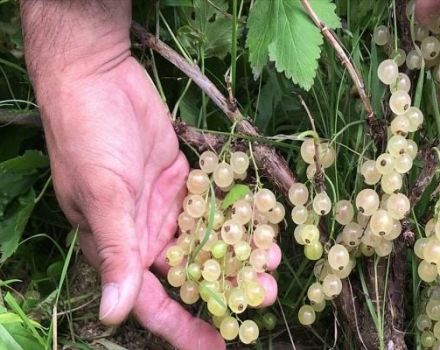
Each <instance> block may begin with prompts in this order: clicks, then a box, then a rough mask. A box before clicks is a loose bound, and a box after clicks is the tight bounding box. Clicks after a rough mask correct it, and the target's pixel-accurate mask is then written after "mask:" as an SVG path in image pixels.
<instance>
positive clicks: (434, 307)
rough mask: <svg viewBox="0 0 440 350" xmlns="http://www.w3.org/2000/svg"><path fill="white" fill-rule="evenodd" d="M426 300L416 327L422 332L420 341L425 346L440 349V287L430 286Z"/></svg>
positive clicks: (435, 349) (433, 349) (434, 349)
mask: <svg viewBox="0 0 440 350" xmlns="http://www.w3.org/2000/svg"><path fill="white" fill-rule="evenodd" d="M426 300H427V301H426V302H424V303H423V304H422V312H421V313H420V314H419V316H418V317H417V320H416V327H417V330H418V331H420V332H421V336H420V341H421V343H422V346H423V347H424V348H429V349H432V350H440V287H439V286H432V287H430V288H429V289H428V291H427V299H426Z"/></svg>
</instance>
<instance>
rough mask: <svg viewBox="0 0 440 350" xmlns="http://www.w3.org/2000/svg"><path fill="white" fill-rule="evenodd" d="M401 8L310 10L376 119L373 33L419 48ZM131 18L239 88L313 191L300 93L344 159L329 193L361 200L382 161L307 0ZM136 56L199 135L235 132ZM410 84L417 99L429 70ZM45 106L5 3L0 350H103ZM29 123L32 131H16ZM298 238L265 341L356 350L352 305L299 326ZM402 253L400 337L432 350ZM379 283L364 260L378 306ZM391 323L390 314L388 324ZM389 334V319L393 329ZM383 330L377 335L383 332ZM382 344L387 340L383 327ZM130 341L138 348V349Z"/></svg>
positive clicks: (407, 256) (169, 70) (364, 316)
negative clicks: (41, 124)
mask: <svg viewBox="0 0 440 350" xmlns="http://www.w3.org/2000/svg"><path fill="white" fill-rule="evenodd" d="M396 2H397V4H395V2H394V0H393V1H391V0H388V1H373V0H366V1H350V0H336V1H335V3H332V2H331V1H330V0H313V1H310V3H311V4H312V6H313V8H314V9H315V11H316V12H317V13H318V15H319V16H320V17H321V19H322V20H323V21H324V22H325V23H326V24H327V25H328V26H329V27H332V28H334V29H335V30H336V33H337V35H338V38H339V40H340V42H341V44H342V45H343V47H344V48H345V49H346V51H347V52H348V53H349V54H350V57H351V59H352V61H353V62H354V64H355V65H356V67H357V68H358V69H359V71H360V73H361V75H362V77H363V78H364V81H365V84H366V90H367V91H368V92H369V95H370V97H371V102H372V105H373V108H374V111H375V113H376V116H377V118H386V117H388V116H389V110H388V106H387V105H386V104H385V103H384V102H383V101H386V100H387V99H386V98H385V97H386V96H388V91H386V89H385V87H384V85H383V84H381V83H380V82H379V80H378V78H377V75H376V71H377V66H378V64H379V63H380V61H382V60H383V59H385V58H387V57H388V54H387V52H386V51H387V50H386V49H383V48H378V47H377V46H375V45H374V43H372V41H371V36H372V31H373V29H374V27H375V26H376V25H378V24H385V25H387V26H388V27H389V28H390V29H391V31H392V32H393V33H394V36H395V37H396V38H397V37H400V39H399V40H400V42H399V44H405V42H408V38H406V39H405V38H402V34H405V33H403V31H402V28H401V26H400V24H396V25H395V24H394V18H393V12H394V10H395V8H396V6H397V8H398V11H397V12H398V13H402V11H403V10H402V9H404V6H405V1H404V0H396ZM251 3H252V4H253V5H254V6H253V7H251ZM335 5H336V6H335ZM402 6H403V7H402ZM133 13H134V16H135V20H136V21H138V22H139V23H141V24H143V25H144V26H145V27H146V28H148V29H149V30H150V31H151V32H152V33H155V34H157V35H158V36H159V37H160V38H161V39H162V40H163V41H165V42H167V43H168V44H169V45H170V46H172V47H173V48H174V49H175V50H176V51H178V52H179V53H180V54H181V55H183V56H184V57H187V58H190V59H191V60H193V61H195V62H196V63H197V65H198V66H199V67H200V68H201V70H202V72H204V74H205V75H206V76H207V77H208V78H209V79H210V80H211V81H212V82H214V83H215V84H216V85H217V86H218V87H219V88H220V90H221V91H222V92H223V93H224V94H225V95H227V94H228V91H229V92H230V93H231V94H232V95H233V96H234V97H235V99H236V101H237V104H238V107H239V109H240V110H241V111H242V113H243V115H246V116H248V117H249V118H250V119H251V120H252V121H253V122H254V123H255V125H256V126H257V127H258V129H259V131H260V132H261V134H262V135H264V136H265V139H266V142H267V143H269V144H270V145H273V147H275V148H276V149H277V150H278V151H279V152H281V153H282V155H283V156H284V157H285V158H286V159H287V161H288V162H289V165H290V167H291V169H292V170H293V171H294V172H295V173H296V174H297V176H298V178H299V179H300V180H302V181H303V182H305V181H307V178H306V174H305V170H306V164H305V163H304V162H303V161H302V160H301V159H300V157H299V147H300V142H298V137H297V136H298V134H299V133H301V132H303V131H306V130H310V129H311V125H310V122H309V119H308V118H307V115H306V114H305V112H304V109H303V107H302V105H301V103H300V100H299V98H298V95H301V96H302V97H303V98H304V100H305V102H306V103H307V105H308V106H309V108H310V110H311V114H312V115H313V116H314V118H315V123H316V128H317V131H318V133H319V135H320V136H321V137H322V138H323V139H327V140H330V142H332V143H333V144H334V145H335V147H336V149H337V152H338V153H337V161H336V166H334V167H332V168H330V169H329V170H328V171H327V173H326V175H327V177H328V179H327V187H328V188H329V193H330V195H331V197H332V198H333V200H335V201H336V200H337V199H354V195H355V194H356V193H357V192H358V191H359V189H360V188H361V186H362V181H361V178H360V176H359V174H358V166H359V161H360V159H362V156H363V155H364V154H366V155H371V156H372V155H374V154H375V152H376V149H375V147H374V143H373V141H372V138H371V136H370V135H369V134H368V133H367V132H366V127H365V122H364V119H365V117H366V115H365V112H364V111H363V107H362V104H361V101H360V99H359V96H358V95H357V93H356V91H355V89H354V88H353V83H352V81H351V80H350V77H349V76H348V74H347V72H346V70H345V68H344V66H342V65H341V63H340V62H339V60H338V59H337V57H336V54H335V52H334V49H333V47H331V46H330V45H328V44H327V43H326V42H324V40H323V37H322V35H321V34H320V31H319V29H318V28H316V27H315V26H314V25H313V23H312V22H311V21H310V20H309V19H308V17H307V15H306V14H305V13H304V12H303V10H302V8H301V3H300V1H299V0H278V1H265V0H257V1H250V0H230V1H227V0H161V1H158V2H153V1H141V0H136V1H134V11H133ZM398 17H399V16H398ZM406 25H408V24H406ZM396 29H397V33H396V31H395V30H396ZM406 35H407V33H406ZM405 40H406V41H405ZM133 52H134V54H135V55H136V56H137V57H138V59H139V60H140V62H141V63H142V64H143V65H144V66H145V67H146V69H147V70H148V71H149V73H150V74H151V75H152V76H153V77H154V79H155V82H156V85H157V86H158V89H159V91H160V92H161V95H162V97H163V98H164V100H165V101H166V102H167V104H168V105H169V107H170V110H171V111H172V112H173V115H177V116H178V117H180V118H181V119H182V120H183V121H184V122H186V123H188V124H190V125H192V126H194V127H196V128H198V129H202V130H211V131H213V132H215V133H217V134H224V133H229V132H230V127H231V124H230V122H229V120H228V119H227V118H226V117H225V116H224V114H223V113H222V112H221V111H220V110H219V109H218V108H217V107H216V106H215V105H214V104H213V103H212V102H211V101H210V100H209V98H208V97H207V96H206V95H205V94H204V93H203V92H202V91H201V90H200V89H199V88H198V87H197V86H195V85H194V83H193V82H192V81H191V80H189V79H188V78H187V77H186V76H184V75H183V74H182V73H181V72H180V71H178V70H177V69H176V68H175V67H173V66H172V65H170V64H169V63H168V62H166V61H165V60H163V59H162V58H160V57H159V56H157V55H156V54H154V53H153V52H152V51H150V50H145V49H143V48H141V47H139V46H138V45H134V47H133ZM423 74H424V73H422V74H421V75H423ZM411 77H412V78H413V96H414V94H415V86H416V82H417V79H418V73H416V74H414V73H413V74H412V75H411ZM436 88H437V87H436V86H435V83H434V82H433V81H432V79H431V80H430V76H429V75H428V76H427V77H426V79H425V80H424V82H423V85H420V87H419V88H418V89H419V90H418V96H419V97H420V99H421V100H420V101H421V106H422V108H421V109H422V110H423V111H424V113H425V126H424V129H423V130H422V131H421V132H420V133H419V136H417V141H419V144H420V147H423V145H430V144H431V143H432V141H433V140H434V139H436V138H437V137H438V133H439V131H440V120H439V119H438V113H436V108H438V107H437V94H436ZM36 109H37V106H36V105H35V100H34V96H33V93H32V88H31V85H30V82H29V80H28V77H27V74H26V69H25V64H24V60H23V57H22V44H21V33H20V22H19V15H18V4H17V2H16V1H13V0H9V1H8V0H2V1H0V122H2V125H1V127H0V252H1V258H0V293H1V294H0V349H3V348H5V349H14V350H15V349H44V348H46V347H47V346H52V342H53V341H56V342H57V343H58V344H60V346H62V345H65V346H68V345H69V344H70V346H72V347H73V348H78V349H89V348H95V347H96V346H98V345H96V340H97V339H98V338H102V337H104V338H106V337H107V333H105V332H104V333H103V332H101V333H99V337H94V336H91V337H87V336H84V335H83V332H81V331H80V330H79V329H80V328H81V327H87V325H88V324H89V323H90V322H96V312H95V310H96V309H94V308H96V305H97V301H98V299H97V296H98V294H97V293H96V291H93V290H89V291H87V290H86V291H84V290H83V291H81V292H80V293H79V295H78V294H75V295H74V296H73V295H71V294H72V291H73V290H74V289H75V288H76V287H77V286H75V285H72V283H71V280H72V279H73V278H74V277H72V273H69V269H68V267H69V266H74V265H75V264H76V263H77V261H78V259H79V255H80V253H79V251H78V249H77V244H76V233H75V232H74V231H72V229H71V227H70V226H69V224H68V223H67V222H66V220H65V218H64V217H63V214H62V212H61V211H60V209H59V207H58V205H57V202H56V198H55V196H54V193H53V189H52V185H51V180H50V169H49V166H48V159H47V156H46V151H45V145H44V138H43V135H42V132H41V129H40V128H38V127H34V126H30V124H33V125H38V119H37V118H34V117H35V116H37V115H38V113H34V112H33V111H36ZM17 116H20V117H19V118H18V117H17ZM22 116H25V118H24V119H22ZM20 123H21V124H26V125H24V126H23V125H17V124H20ZM183 147H184V149H185V151H186V152H187V155H188V158H189V159H190V161H194V159H196V158H195V155H194V154H193V153H192V151H191V150H190V149H189V148H187V147H185V145H183ZM422 161H423V159H418V160H417V161H416V163H415V169H414V170H413V171H412V173H411V175H410V177H409V181H408V183H407V184H405V186H406V190H408V189H409V188H410V185H411V184H412V183H414V181H415V179H416V177H417V175H418V173H419V172H420V169H421V168H422V166H423V162H422ZM436 180H437V176H436ZM436 182H437V181H433V184H432V185H431V186H430V187H428V188H427V190H426V191H425V194H424V195H423V196H422V199H421V200H420V201H419V203H418V205H417V207H416V208H415V209H414V215H413V219H414V224H415V227H416V228H417V230H416V235H417V234H419V235H420V234H421V231H420V230H419V228H420V227H419V226H418V225H419V222H418V221H419V220H422V221H423V220H424V219H425V218H426V217H427V216H428V215H429V213H430V212H432V210H431V209H430V208H431V206H432V201H431V198H430V193H432V191H433V190H434V186H435V183H436ZM268 186H270V184H269V185H268ZM324 224H325V225H326V226H327V227H328V228H329V230H335V231H331V232H330V233H331V236H333V235H335V232H338V230H339V227H337V226H336V227H335V226H334V225H332V222H331V220H330V219H328V220H327V221H326V222H325V223H324ZM293 229H294V225H293V224H292V223H291V222H290V219H289V221H288V223H287V225H286V227H285V229H284V230H283V232H282V234H281V235H280V237H279V239H280V242H281V244H280V245H281V247H282V249H283V254H284V255H283V260H282V264H281V265H280V268H279V269H278V271H277V278H278V283H279V301H278V302H277V303H276V304H275V305H274V306H273V307H272V311H273V312H274V313H275V314H276V315H277V319H278V323H277V326H276V328H275V329H274V330H273V331H270V332H269V331H266V332H263V333H262V336H261V338H260V340H259V341H258V343H257V344H256V345H255V346H256V347H257V348H260V349H271V348H273V349H281V348H282V346H285V347H286V348H288V347H289V346H291V345H289V344H293V343H294V344H295V345H296V346H297V348H301V349H328V348H348V349H356V348H359V344H358V342H357V341H356V340H355V338H356V336H353V335H356V329H353V327H351V326H350V324H349V323H347V321H346V320H345V319H344V316H343V315H341V314H340V311H341V308H332V307H327V309H326V310H325V312H323V313H321V314H320V316H319V318H318V320H317V322H316V323H315V324H314V325H313V327H308V328H304V327H301V326H299V324H298V321H297V312H298V309H299V307H300V306H301V305H302V303H303V300H304V297H305V293H306V291H307V288H308V286H309V285H310V283H311V282H312V281H313V280H314V276H313V272H312V267H313V264H312V263H310V262H309V261H307V260H305V259H304V255H303V250H302V247H300V246H298V245H297V244H295V243H294V241H293ZM399 254H401V255H402V256H403V262H404V265H405V266H406V267H407V268H408V274H407V275H405V277H406V278H407V280H406V282H405V283H404V287H405V299H404V303H403V304H402V305H403V306H404V311H406V312H402V314H401V315H402V317H404V319H403V320H400V321H401V323H400V324H401V325H402V326H403V328H402V329H400V331H402V332H404V334H405V339H406V342H407V344H408V346H409V347H414V348H421V345H420V344H419V339H418V336H417V335H416V332H415V330H414V319H415V317H416V316H417V313H418V312H419V309H418V308H419V300H420V298H421V295H422V293H423V290H424V285H423V284H421V283H420V282H419V280H418V277H417V272H416V270H417V265H416V260H415V258H414V256H413V253H412V251H410V250H408V251H406V250H402V251H401V252H400V253H399ZM372 263H373V264H375V265H374V266H378V265H377V264H379V262H378V261H372ZM390 264H391V258H389V259H384V263H382V265H380V266H385V269H384V271H385V272H384V277H385V279H384V280H381V282H384V281H387V280H388V276H389V274H390V273H392V271H391V270H390ZM70 271H72V270H70ZM73 271H75V269H73ZM371 276H373V277H372V278H373V281H374V279H375V278H376V279H377V278H378V276H379V275H378V274H377V270H376V275H374V273H373V275H372V272H371V271H370V270H369V269H368V265H367V263H359V264H358V266H357V268H356V276H355V277H353V283H356V285H357V286H359V290H356V291H355V294H356V295H357V298H359V300H360V303H362V304H364V305H368V306H369V305H370V304H372V299H374V298H372V296H371V295H369V293H368V286H367V285H364V284H362V283H359V281H361V282H362V281H365V280H367V282H368V279H369V278H371ZM380 278H381V279H382V277H380ZM367 284H368V283H367ZM90 300H91V301H92V302H90ZM385 302H387V300H386V298H385ZM368 310H370V309H368V308H367V312H366V313H364V312H363V311H362V310H358V311H359V323H362V322H368V321H371V320H373V321H374V320H375V321H377V318H378V317H379V318H380V317H381V315H377V314H375V313H374V312H369V311H368ZM196 311H198V312H200V313H201V315H202V316H203V314H204V313H206V310H196ZM370 311H371V310H370ZM255 317H257V318H258V315H256V316H255ZM385 318H386V317H385V312H384V314H383V315H382V320H384V319H385ZM84 325H85V326H84ZM376 325H377V323H376ZM360 327H361V328H362V325H361V326H360ZM383 327H384V324H383V323H382V330H383V329H384V328H383ZM54 328H55V329H57V337H56V338H54V337H53V335H54ZM363 331H364V330H363ZM372 333H373V334H377V333H378V332H377V329H373V331H372ZM379 333H380V332H379ZM385 333H386V332H385ZM382 336H385V337H386V336H387V335H386V334H385V335H384V334H383V332H382ZM116 343H117V340H114V338H112V339H111V342H110V341H109V342H107V343H106V342H104V345H103V344H102V342H101V345H100V346H105V347H107V348H108V349H118V348H117V347H115V346H116V345H115V344H116ZM120 344H121V343H120ZM2 346H3V348H2ZM121 346H124V347H126V348H129V349H130V348H133V349H135V348H136V347H133V346H135V345H133V344H131V345H130V342H125V343H123V344H122V345H121ZM157 346H159V345H157Z"/></svg>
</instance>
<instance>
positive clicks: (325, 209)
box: [313, 192, 332, 215]
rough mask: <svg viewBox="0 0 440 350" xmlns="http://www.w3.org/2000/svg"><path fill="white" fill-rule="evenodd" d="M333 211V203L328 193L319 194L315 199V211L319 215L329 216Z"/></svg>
mask: <svg viewBox="0 0 440 350" xmlns="http://www.w3.org/2000/svg"><path fill="white" fill-rule="evenodd" d="M331 209H332V201H331V199H330V197H329V196H328V194H327V193H326V192H321V193H318V194H317V195H316V196H315V198H313V210H314V211H315V213H316V214H318V215H327V214H328V213H329V212H330V210H331Z"/></svg>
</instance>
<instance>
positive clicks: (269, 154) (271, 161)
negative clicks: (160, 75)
mask: <svg viewBox="0 0 440 350" xmlns="http://www.w3.org/2000/svg"><path fill="white" fill-rule="evenodd" d="M132 33H133V35H134V36H135V38H136V39H137V40H138V41H139V42H140V44H141V45H143V46H145V47H147V48H150V49H152V50H154V51H156V52H157V53H158V54H159V55H161V56H162V57H163V58H165V59H166V60H167V61H169V62H171V63H172V64H173V65H175V66H176V67H177V68H178V69H179V70H181V71H182V72H183V73H185V74H186V75H187V76H188V77H189V78H191V80H192V81H193V82H194V83H196V85H198V86H199V88H200V89H201V90H202V91H204V92H205V93H206V94H207V95H208V96H209V97H210V99H211V100H212V101H213V102H214V104H215V105H216V106H217V107H218V108H220V110H221V111H223V113H225V114H226V116H227V117H228V118H229V119H230V120H231V121H232V122H233V123H236V130H237V131H238V132H239V133H241V134H244V135H248V136H253V137H256V138H258V137H259V136H260V135H259V133H258V130H257V128H256V127H255V126H254V125H252V123H251V122H250V121H249V120H247V119H246V118H245V117H244V116H243V115H242V114H241V113H240V111H239V109H238V108H237V106H236V105H235V104H234V103H233V102H231V101H229V100H228V99H227V98H226V97H225V96H224V95H223V94H222V93H221V92H220V90H219V89H218V88H217V87H216V86H215V85H214V84H213V83H212V82H211V81H210V80H209V79H208V78H207V77H206V76H205V75H204V74H203V73H202V71H201V70H200V68H199V67H198V66H197V65H196V64H194V63H192V62H188V61H187V60H185V58H183V57H182V56H180V55H179V54H178V53H177V52H176V51H174V50H173V49H172V48H171V47H169V46H168V45H166V44H165V43H164V42H162V41H161V40H159V39H158V38H156V37H155V36H154V35H152V34H150V33H148V32H147V31H146V30H145V29H144V28H143V27H142V26H141V25H139V24H137V23H133V25H132ZM253 146H254V156H255V160H256V162H257V165H258V166H259V167H260V169H261V171H262V172H263V174H264V175H265V176H266V177H267V178H268V179H269V181H271V182H272V183H273V184H274V185H275V186H277V187H278V189H279V190H280V192H282V193H283V194H284V195H285V196H287V194H288V192H289V188H290V186H291V185H292V184H293V183H294V182H296V177H295V175H294V174H293V173H292V171H291V170H290V169H289V166H288V164H287V162H286V161H285V159H284V158H283V157H281V156H280V155H279V154H278V153H277V152H276V151H275V150H274V149H273V148H272V147H270V146H268V145H266V144H262V143H259V142H258V141H253Z"/></svg>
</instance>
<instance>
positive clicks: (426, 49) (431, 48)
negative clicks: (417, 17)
mask: <svg viewBox="0 0 440 350" xmlns="http://www.w3.org/2000/svg"><path fill="white" fill-rule="evenodd" d="M420 50H421V51H422V55H423V58H424V59H425V60H433V59H434V58H436V57H437V56H438V54H439V52H440V42H439V41H438V39H437V38H436V37H435V36H428V37H426V38H425V39H423V41H422V44H421V45H420Z"/></svg>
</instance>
